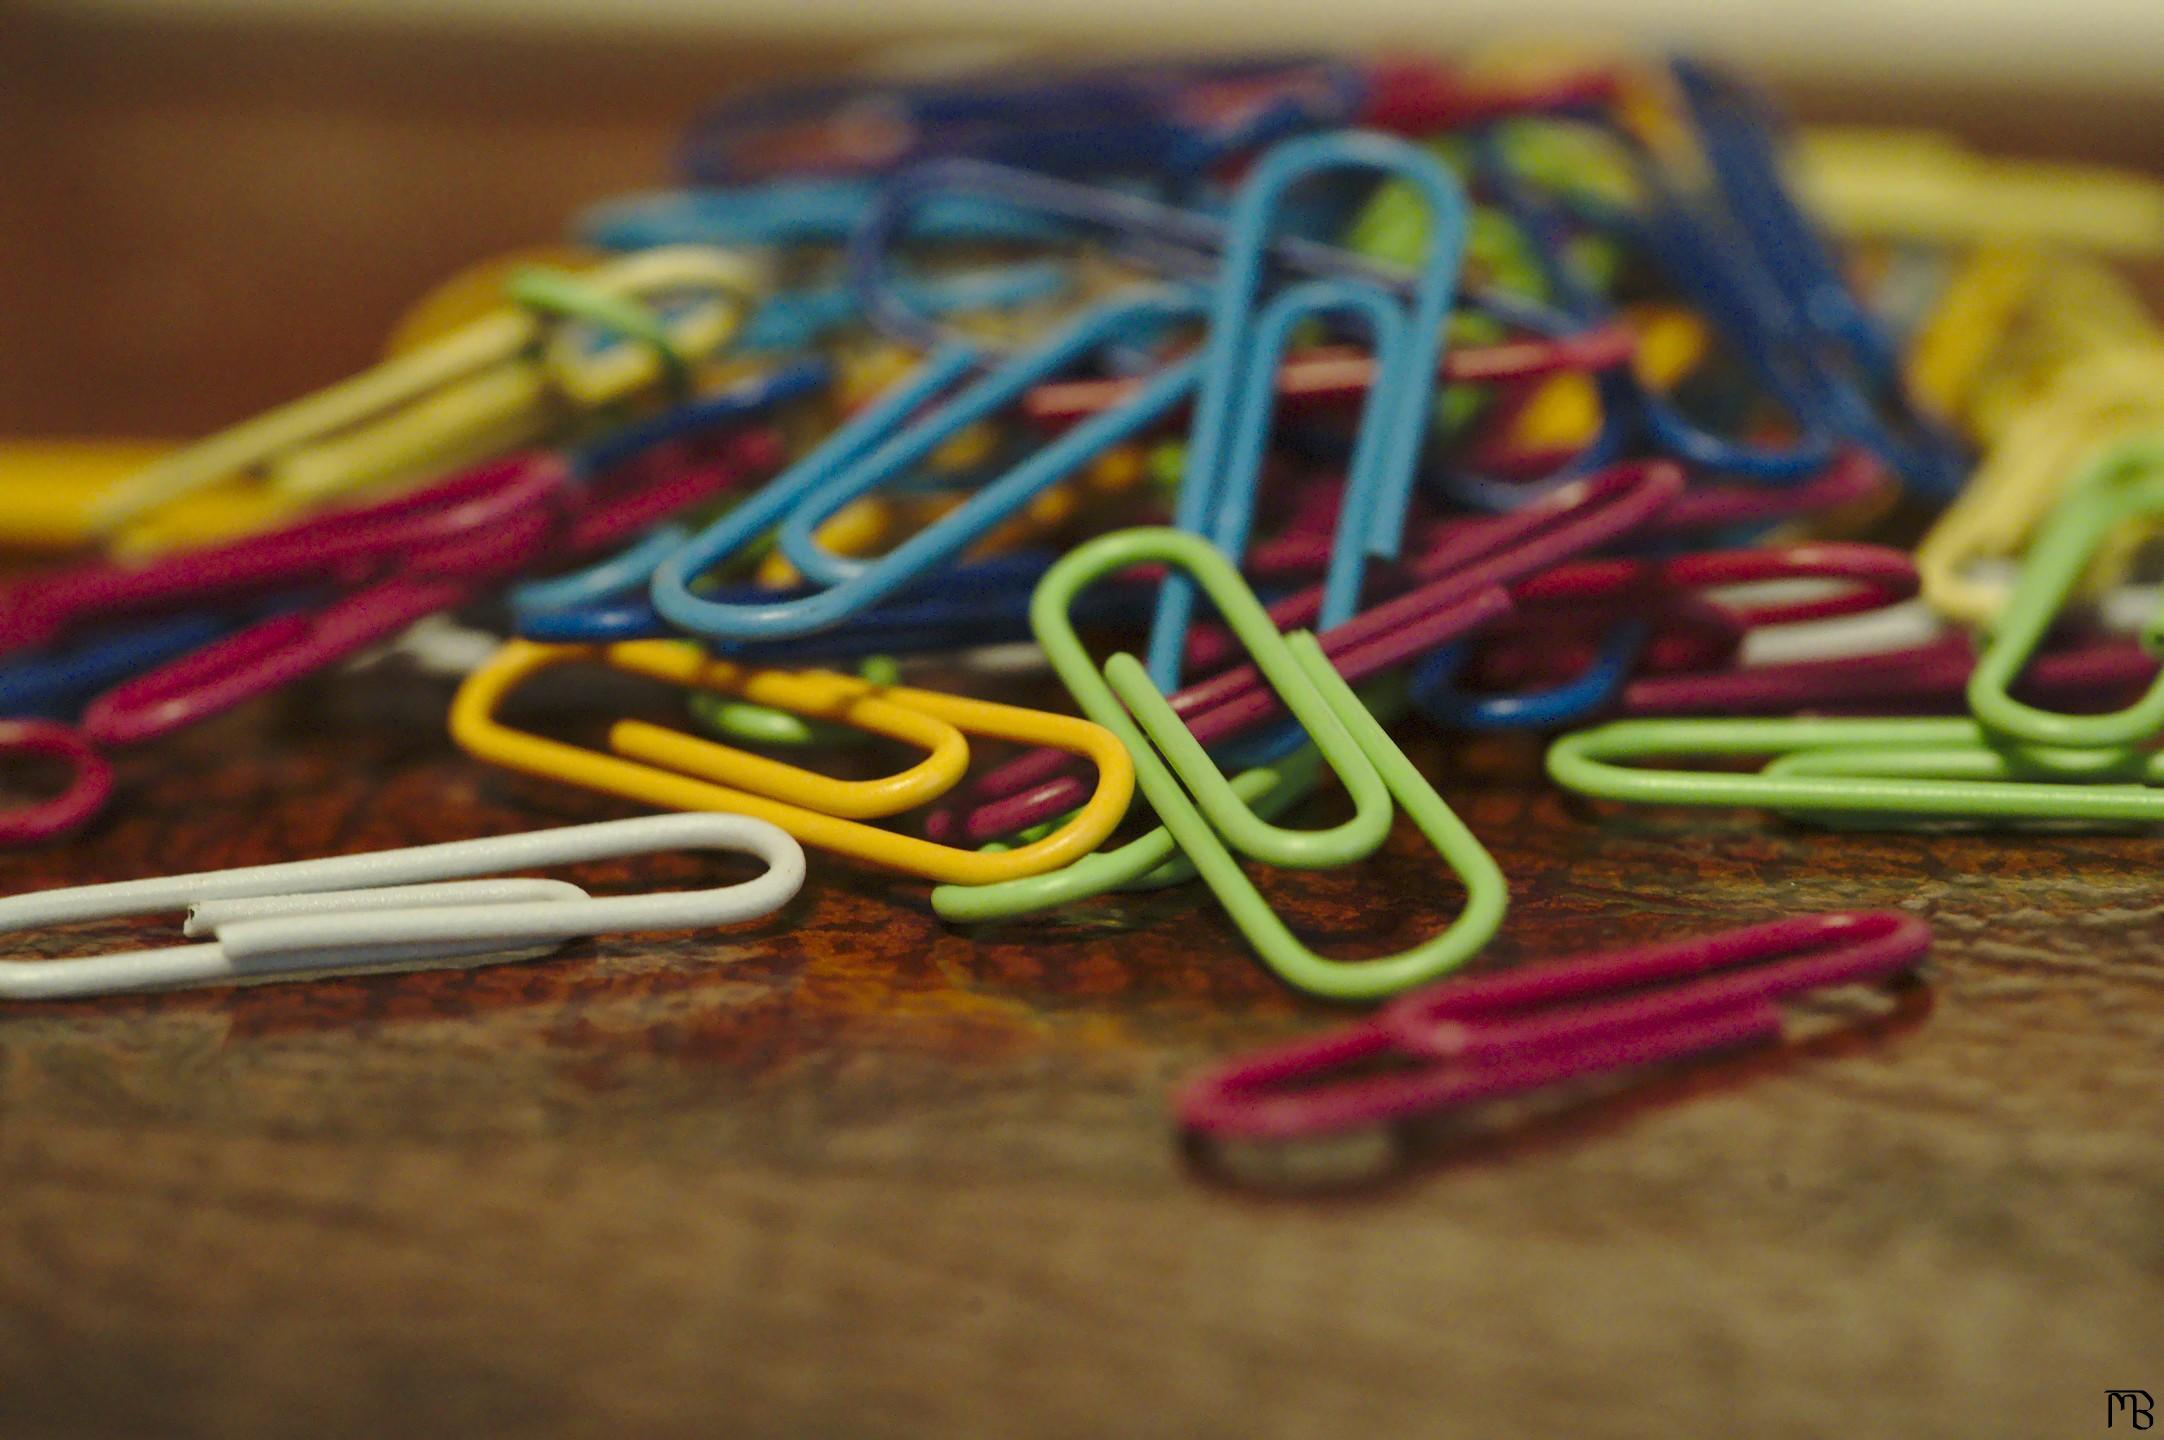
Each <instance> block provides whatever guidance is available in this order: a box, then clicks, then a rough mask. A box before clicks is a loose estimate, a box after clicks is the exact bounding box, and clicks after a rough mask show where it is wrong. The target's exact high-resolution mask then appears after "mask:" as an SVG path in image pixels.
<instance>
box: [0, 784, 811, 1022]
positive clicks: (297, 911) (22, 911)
mask: <svg viewBox="0 0 2164 1440" xmlns="http://www.w3.org/2000/svg"><path fill="white" fill-rule="evenodd" d="M687 849H702V850H706V849H711V850H729V851H741V852H743V853H746V854H749V855H754V856H757V857H758V858H759V859H761V860H764V861H765V862H766V867H767V868H766V873H765V874H763V875H761V876H759V877H758V878H757V879H755V880H748V881H745V882H743V883H741V884H737V885H728V886H724V887H722V888H720V889H717V890H694V891H680V892H674V893H666V894H654V895H624V896H615V897H610V898H606V899H598V900H597V899H594V898H592V897H591V896H589V895H587V894H586V892H584V891H583V890H581V889H579V888H578V887H577V886H575V885H569V884H565V883H564V882H562V881H558V880H522V879H507V880H492V881H474V880H469V879H466V878H465V877H470V876H481V875H496V874H500V873H501V872H503V871H505V870H521V869H526V868H529V867H532V866H537V865H565V864H573V863H576V862H579V861H584V860H611V859H615V858H618V857H620V856H625V855H644V854H649V853H651V852H653V851H657V850H687ZM441 882H453V883H441ZM803 883H804V852H803V850H802V849H801V848H799V847H798V845H797V843H796V841H794V840H792V839H790V838H789V837H788V836H787V835H786V834H784V833H782V832H781V831H780V830H778V829H776V828H775V827H774V826H772V825H769V824H767V823H765V822H764V821H761V820H751V819H745V818H743V817H740V816H734V815H654V816H648V817H646V818H643V819H638V820H612V821H606V822H604V823H602V824H598V825H576V826H571V827H568V828H565V829H560V830H539V831H534V832H532V833H529V834H525V835H504V836H498V837H494V838H491V839H486V840H459V841H453V842H451V843H449V844H445V845H423V846H418V847H415V848H413V849H410V850H384V851H378V852H376V853H373V854H366V855H346V856H340V857H337V858H335V859H327V860H301V861H295V862H292V863H288V864H282V865H256V866H251V867H249V868H246V869H242V870H213V871H206V872H203V873H201V874H195V875H175V876H172V877H170V878H165V879H158V880H124V881H120V882H118V883H116V884H110V885H86V886H80V887H77V888H75V889H68V890H46V891H39V892H37V893H35V894H29V895H17V896H14V897H12V898H9V899H6V900H0V933H12V932H17V931H22V930H31V929H37V928H42V927H44V926H48V925H63V924H70V923H74V922H77V921H83V920H104V919H111V918H115V917H119V916H126V915H142V914H148V913H152V912H156V911H161V910H180V909H186V910H187V911H188V912H189V915H188V922H187V926H186V933H187V934H189V935H190V936H195V937H204V936H208V937H210V940H209V943H206V944H199V945H179V946H171V947H168V948H165V949H162V950H135V951H129V952H125V953H121V954H115V955H101V956H95V957H90V958H85V959H71V960H30V961H21V960H17V961H6V962H0V999H5V1000H15V1001H24V1000H59V999H71V998H76V997H80V996H89V995H112V994H118V993H122V992H126V991H135V990H163V989H170V988H172V987H174V986H180V985H201V984H211V983H216V982H219V981H231V980H260V979H271V978H287V977H292V976H296V975H302V974H306V973H308V972H311V971H324V970H351V969H358V968H363V967H375V966H384V965H404V964H413V963H418V962H422V961H429V960H441V959H449V958H453V957H462V956H464V957H477V956H486V955H502V954H503V953H504V952H506V951H515V950H522V949H531V948H532V947H534V946H536V945H546V946H554V945H558V944H561V943H563V942H564V941H566V940H572V939H577V938H580V937H583V936H589V935H606V934H613V933H616V932H619V931H629V930H703V929H707V928H709V927H712V926H716V925H735V924H739V923H741V922H743V921H746V920H756V919H759V918H761V917H763V916H766V915H771V914H772V913H773V912H774V911H776V910H779V909H780V908H781V907H782V906H783V905H786V904H787V903H789V901H790V899H792V898H793V897H794V896H795V895H796V893H797V891H798V889H799V888H801V887H802V885H803Z"/></svg>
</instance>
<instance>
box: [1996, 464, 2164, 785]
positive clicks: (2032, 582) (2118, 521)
mask: <svg viewBox="0 0 2164 1440" xmlns="http://www.w3.org/2000/svg"><path fill="white" fill-rule="evenodd" d="M2160 520H2164V433H2160V434H2156V435H2147V436H2142V437H2139V438H2137V439H2134V440H2128V441H2123V442H2121V443H2120V444H2118V445H2114V446H2113V447H2111V448H2110V449H2109V450H2106V451H2105V452H2104V453H2103V454H2101V455H2099V456H2097V457H2096V459H2095V460H2094V461H2092V463H2091V464H2090V465H2089V467H2088V468H2087V469H2086V470H2085V471H2084V472H2083V473H2082V475H2081V476H2080V477H2079V478H2077V479H2076V480H2075V481H2074V483H2073V485H2072V486H2071V487H2069V493H2068V495H2067V498H2066V499H2065V500H2063V501H2061V502H2060V503H2059V506H2058V508H2057V509H2055V510H2054V511H2052V513H2051V516H2050V518H2049V519H2047V520H2046V521H2045V522H2044V526H2043V528H2042V529H2041V530H2040V531H2038V533H2037V536H2036V539H2035V540H2034V541H2033V542H2032V543H2031V544H2030V546H2029V551H2028V554H2027V555H2026V556H2025V557H2024V558H2023V560H2022V564H2021V573H2020V575H2019V576H2017V577H2016V579H2015V581H2014V589H2013V593H2012V594H2011V595H2009V596H2008V597H2007V600H2006V604H2005V606H2004V608H2002V609H2001V610H2000V612H1999V615H1998V618H1997V621H1996V622H1995V623H1994V625H1993V627H1992V634H1991V640H1990V643H1989V644H1988V645H1986V646H1985V647H1984V653H1983V655H1982V656H1981V657H1980V658H1979V659H1978V660H1977V662H1976V670H1975V673H1973V674H1972V675H1970V677H1969V685H1968V701H1969V709H1970V710H1971V711H1972V712H1973V713H1974V714H1975V716H1976V718H1977V719H1978V720H1980V721H1982V722H1983V723H1984V724H1985V725H1986V726H1987V727H1989V728H1990V730H1991V731H1992V732H1993V733H1994V734H1995V735H1998V736H2001V737H2003V738H2006V739H2011V740H2024V741H2028V742H2029V743H2031V744H2035V745H2052V746H2064V747H2068V748H2085V747H2113V746H2124V745H2134V744H2139V743H2143V742H2146V741H2149V740H2153V739H2155V738H2156V736H2157V734H2158V732H2159V731H2164V679H2159V680H2158V681H2157V682H2156V683H2155V684H2152V685H2151V686H2150V687H2149V690H2148V691H2147V693H2145V694H2144V695H2143V696H2142V697H2141V698H2140V699H2139V700H2137V701H2135V702H2134V703H2133V704H2132V705H2129V706H2127V707H2126V708H2124V709H2121V710H2114V711H2112V712H2110V713H2109V714H2104V715H2068V714H2064V713H2062V712H2060V711H2056V710H2044V709H2040V708H2038V707H2037V706H2034V705H2028V704H2024V703H2023V702H2021V701H2019V700H2016V699H2015V698H2014V697H2013V695H2012V694H2011V693H2009V692H2010V688H2011V687H2012V685H2013V684H2014V682H2015V681H2016V680H2017V679H2018V678H2019V677H2020V675H2021V672H2022V670H2023V669H2024V668H2026V667H2027V665H2028V663H2029V657H2030V656H2032V655H2033V654H2035V653H2036V650H2037V648H2038V647H2039V646H2041V645H2042V644H2043V642H2044V637H2045V635H2046V634H2047V633H2048V632H2049V631H2050V629H2051V627H2052V625H2053V623H2054V622H2055V621H2056V620H2057V619H2058V617H2059V611H2060V608H2061V607H2062V606H2064V605H2065V604H2066V601H2067V599H2068V597H2069V596H2070V595H2071V594H2072V592H2073V590H2074V587H2075V585H2076V584H2077V583H2079V581H2080V579H2081V576H2082V574H2083V572H2084V571H2085V570H2086V569H2087V568H2088V566H2089V563H2090V559H2091V557H2092V556H2093V555H2094V554H2095V551H2096V548H2097V546H2098V544H2099V543H2101V542H2102V541H2104V540H2105V539H2106V538H2107V537H2110V536H2114V535H2124V534H2126V533H2127V532H2129V531H2135V532H2140V531H2141V530H2143V529H2145V528H2146V529H2148V530H2151V531H2153V530H2154V529H2155V528H2156V526H2157V524H2158V522H2159V521H2160ZM2144 522H2146V524H2145V523H2144ZM2143 640H2144V642H2145V644H2147V646H2148V647H2149V648H2150V649H2151V650H2155V649H2157V648H2159V647H2160V646H2164V616H2158V617H2156V618H2153V619H2152V620H2151V621H2150V623H2149V625H2148V627H2147V628H2146V630H2145V631H2144V634H2143Z"/></svg>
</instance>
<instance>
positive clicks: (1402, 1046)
mask: <svg viewBox="0 0 2164 1440" xmlns="http://www.w3.org/2000/svg"><path fill="white" fill-rule="evenodd" d="M1930 946H1931V931H1930V928H1929V927H1928V926H1926V925H1925V924H1924V923H1923V922H1922V921H1921V920H1918V919H1916V918H1914V917H1913V916H1908V915H1903V914H1900V913H1898V912H1894V911H1886V910H1866V911H1843V912H1836V913H1832V914H1825V915H1808V916H1799V917H1797V918H1795V919H1792V920H1777V921H1774V922H1773V923H1771V924H1767V925H1753V926H1749V927H1746V928H1744V929H1740V930H1724V931H1721V932H1719V933H1717V934H1713V935H1703V936H1698V937H1695V938H1693V939H1689V940H1680V941H1673V942H1670V943H1668V944H1664V945H1648V946H1639V947H1636V948H1633V949H1629V950H1616V951H1608V952H1604V953H1597V954H1590V955H1577V956H1572V957H1570V958H1569V959H1565V960H1559V961H1555V962H1553V963H1550V964H1537V965H1529V966H1525V967H1522V968H1519V969H1515V970H1511V971H1507V972H1505V973H1503V974H1499V975H1492V976H1488V977H1485V978H1482V979H1477V980H1471V981H1464V980H1457V981H1447V982H1444V983H1442V984H1439V985H1432V986H1429V987H1428V988H1426V989H1424V990H1419V991H1416V992H1414V993H1412V994H1410V995H1405V996H1401V997H1399V998H1398V999H1397V1000H1394V1001H1392V1002H1391V1003H1390V1004H1389V1005H1387V1006H1385V1007H1384V1008H1383V1009H1382V1010H1381V1011H1379V1012H1377V1013H1376V1014H1375V1015H1374V1016H1373V1017H1371V1018H1369V1019H1367V1020H1364V1021H1361V1022H1359V1023H1357V1024H1354V1025H1349V1026H1344V1027H1341V1028H1338V1029H1334V1030H1327V1031H1324V1032H1323V1033H1321V1034H1319V1035H1315V1036H1311V1037H1309V1038H1307V1039H1304V1040H1296V1041H1293V1042H1292V1043H1290V1044H1286V1045H1280V1046H1276V1047H1273V1048H1271V1049H1268V1050H1263V1051H1259V1052H1256V1053H1254V1054H1250V1055H1245V1056H1242V1057H1240V1058H1238V1059H1235V1060H1232V1061H1230V1062H1228V1063H1226V1064H1223V1065H1220V1066H1218V1067H1216V1068H1215V1069H1212V1070H1210V1071H1208V1072H1206V1073H1205V1074H1203V1075H1201V1076H1198V1077H1197V1078H1195V1079H1194V1080H1192V1081H1190V1082H1189V1083H1188V1084H1187V1085H1185V1086H1184V1087H1182V1088H1181V1090H1180V1091H1179V1092H1178V1094H1177V1095H1176V1096H1175V1098H1174V1101H1173V1110H1174V1112H1175V1114H1176V1115H1177V1116H1178V1117H1179V1121H1180V1124H1181V1125H1182V1126H1184V1127H1185V1128H1186V1129H1188V1130H1191V1131H1194V1132H1196V1133H1198V1134H1203V1135H1209V1136H1213V1137H1217V1138H1221V1139H1237V1140H1291V1139H1299V1138H1303V1137H1311V1136H1320V1135H1331V1134H1337V1133H1341V1132H1345V1131H1352V1130H1363V1129H1368V1128H1372V1127H1374V1126H1379V1125H1385V1124H1388V1123H1390V1122H1393V1121H1397V1120H1404V1119H1408V1118H1411V1117H1413V1116H1416V1115H1422V1114H1427V1113H1430V1112H1433V1111H1436V1110H1442V1109H1446V1108H1450V1107H1453V1106H1460V1105H1470V1104H1473V1103H1475V1102H1478V1101H1483V1100H1492V1099H1497V1098H1500V1097H1503V1096H1507V1095H1516V1094H1520V1093H1523V1092H1525V1091H1529V1090H1535V1089H1539V1088H1541V1087H1543V1086H1547V1085H1555V1084H1560V1083H1562V1082H1564V1081H1567V1080H1574V1079H1579V1078H1582V1077H1584V1076H1589V1075H1595V1074H1601V1073H1605V1072H1608V1071H1613V1070H1621V1069H1625V1068H1630V1067H1635V1066H1641V1065H1651V1064H1658V1063H1661V1062H1665V1061H1672V1060H1681V1059H1685V1058H1688V1057H1691V1056H1696V1055H1702V1054H1706V1053H1709V1052H1712V1051H1717V1050H1726V1049H1733V1048H1736V1047H1739V1046H1744V1045H1752V1044H1763V1043H1766V1042H1768V1041H1772V1040H1775V1039H1778V1038H1779V1037H1780V1034H1781V1010H1780V1002H1781V1001H1783V1000H1786V999H1789V998H1791V997H1795V996H1800V995H1802V994H1805V993H1806V992H1810V991H1815V990H1826V989H1832V988H1834V987H1838V986H1845V985H1854V984H1879V985H1884V984H1889V983H1892V982H1895V981H1897V980H1900V979H1902V978H1904V977H1907V976H1909V975H1911V974H1913V973H1914V971H1915V970H1916V967H1917V966H1918V964H1919V963H1920V962H1921V961H1922V960H1923V957H1924V955H1925V953H1926V952H1927V951H1928V950H1929V949H1930ZM1391 1061H1396V1062H1398V1063H1397V1064H1396V1065H1395V1066H1390V1065H1389V1064H1388V1063H1387V1062H1391Z"/></svg>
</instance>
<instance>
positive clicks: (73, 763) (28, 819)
mask: <svg viewBox="0 0 2164 1440" xmlns="http://www.w3.org/2000/svg"><path fill="white" fill-rule="evenodd" d="M18 755H21V756H29V757H31V758H34V759H44V760H57V761H59V762H60V763H61V764H62V765H65V766H66V767H67V769H68V774H69V777H70V778H69V780H68V783H67V785H66V786H65V787H63V788H62V789H61V791H60V793H59V794H57V795H54V796H53V797H51V798H50V799H47V800H41V801H39V802H37V803H36V804H35V805H26V806H21V807H18V808H16V809H14V810H4V811H0V845H30V844H35V843H36V842H38V841H40V840H45V839H49V838H50V837H52V836H54V835H63V834H66V833H67V832H68V831H70V830H73V829H75V828H76V827H77V826H79V825H82V824H83V823H85V822H86V821H88V820H89V819H90V817H91V816H93V815H95V814H97V813H98V811H100V810H102V809H104V808H105V802H106V799H107V798H108V797H109V796H111V794H112V793H113V767H112V766H111V765H110V764H108V763H106V759H105V757H104V756H102V755H100V754H99V753H98V752H97V751H96V750H94V749H92V748H91V746H90V742H89V741H87V740H85V739H84V738H83V737H82V736H80V735H78V734H76V733H75V732H74V731H73V730H70V729H69V728H68V727H67V726H65V725H55V724H53V723H52V722H51V721H49V720H0V760H4V759H8V758H10V757H13V756H18Z"/></svg>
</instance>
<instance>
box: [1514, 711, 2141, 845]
mask: <svg viewBox="0 0 2164 1440" xmlns="http://www.w3.org/2000/svg"><path fill="white" fill-rule="evenodd" d="M1687 757H1696V758H1701V759H1734V758H1747V757H1756V758H1760V759H1767V760H1771V761H1773V763H1772V764H1770V765H1768V766H1767V768H1766V769H1765V770H1763V771H1761V772H1759V773H1756V774H1750V773H1735V772H1731V771H1712V770H1661V769H1647V768H1640V767H1639V766H1638V765H1637V764H1636V763H1635V762H1641V761H1647V760H1662V759H1679V758H1687ZM1547 769H1548V777H1549V778H1550V779H1551V780H1553V781H1555V783H1556V784H1558V785H1561V786H1562V787H1563V788H1564V789H1566V790H1574V791H1576V792H1578V793H1579V794H1581V795H1590V796H1592V797H1594V798H1595V799H1599V800H1620V801H1625V802H1628V803H1631V804H1637V805H1684V806H1694V805H1719V806H1734V807H1739V808H1744V809H1765V810H1778V811H1780V812H1782V813H1783V814H1787V815H1794V816H1797V817H1800V818H1804V819H1810V820H1813V821H1816V822H1818V823H1821V824H1843V823H1851V822H1853V821H1854V820H1856V819H1860V818H1863V817H1884V816H1892V817H1896V818H1898V819H1901V820H1915V819H1926V818H1939V819H1951V820H1965V821H1974V822H1981V823H1998V822H2016V823H2024V822H2031V821H2051V822H2059V823H2064V824H2074V825H2095V824H2116V823H2122V822H2129V821H2132V822H2139V823H2147V824H2154V823H2156V822H2158V821H2160V820H2164V790H2160V789H2158V788H2156V787H2157V785H2158V784H2159V782H2164V752H2149V753H2144V752H2141V751H2135V750H2091V751H2070V750H2051V749H2043V748H2031V749H2024V748H2022V747H2018V746H2009V745H2006V744H2004V743H2003V742H1998V741H1995V739H1994V737H1993V736H1992V734H1991V732H1990V731H1988V730H1986V729H1985V728H1984V727H1983V726H1982V725H1979V724H1978V723H1977V722H1976V721H1974V720H1968V719H1954V718H1946V719H1936V718H1932V719H1905V718H1904V719H1875V718H1874V719H1833V718H1825V717H1817V716H1812V717H1803V718H1795V719H1788V718H1782V719H1770V718H1756V717H1754V718H1749V719H1741V720H1707V719H1677V720H1616V721H1611V722H1609V723H1608V724H1606V725H1601V726H1598V727H1596V728H1594V729H1591V730H1581V731H1578V732H1576V733H1574V734H1570V735H1565V736H1563V737H1562V738H1561V739H1559V740H1557V741H1556V742H1555V743H1554V744H1553V745H1551V746H1549V747H1548V759H1547Z"/></svg>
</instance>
